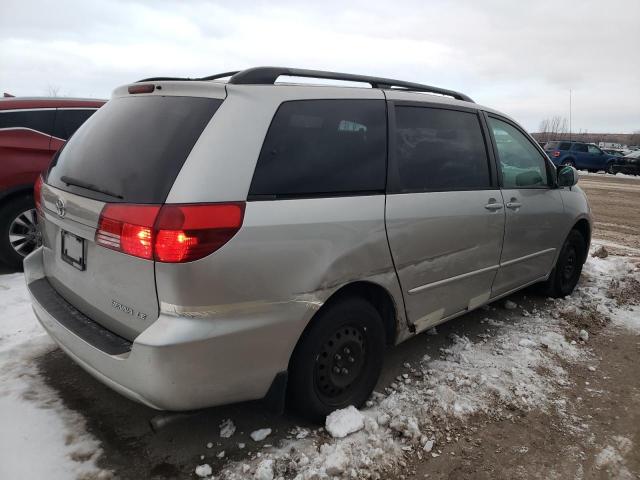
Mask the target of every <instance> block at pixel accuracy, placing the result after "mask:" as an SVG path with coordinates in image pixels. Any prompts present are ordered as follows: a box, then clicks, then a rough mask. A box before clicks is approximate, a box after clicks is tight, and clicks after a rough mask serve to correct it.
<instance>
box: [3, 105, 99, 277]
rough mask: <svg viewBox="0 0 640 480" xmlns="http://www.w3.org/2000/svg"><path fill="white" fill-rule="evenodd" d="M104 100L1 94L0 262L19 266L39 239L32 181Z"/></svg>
mask: <svg viewBox="0 0 640 480" xmlns="http://www.w3.org/2000/svg"><path fill="white" fill-rule="evenodd" d="M104 103H105V101H103V100H91V99H71V98H16V97H10V98H0V261H1V262H3V263H5V264H7V265H8V266H10V267H13V268H20V267H21V265H22V259H23V258H24V257H25V256H26V255H28V254H29V253H30V252H31V251H32V250H33V249H34V248H35V247H36V245H37V243H38V232H37V229H36V215H35V210H34V203H33V184H34V182H35V180H36V178H37V177H38V174H39V173H40V172H41V171H43V170H44V169H46V168H47V166H48V165H49V162H50V161H51V158H52V157H53V155H54V154H55V153H56V152H57V151H58V149H60V147H61V146H62V145H63V144H64V142H65V141H66V140H67V139H68V138H69V137H70V136H71V135H72V134H73V132H75V131H76V130H77V129H78V127H80V125H82V123H83V122H84V121H85V120H86V119H87V118H89V117H90V116H91V115H92V114H93V113H94V112H95V111H96V110H97V109H98V108H100V107H101V106H102V105H103V104H104Z"/></svg>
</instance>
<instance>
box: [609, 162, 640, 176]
mask: <svg viewBox="0 0 640 480" xmlns="http://www.w3.org/2000/svg"><path fill="white" fill-rule="evenodd" d="M611 170H613V172H614V173H625V174H628V175H640V163H616V164H614V165H612V167H611Z"/></svg>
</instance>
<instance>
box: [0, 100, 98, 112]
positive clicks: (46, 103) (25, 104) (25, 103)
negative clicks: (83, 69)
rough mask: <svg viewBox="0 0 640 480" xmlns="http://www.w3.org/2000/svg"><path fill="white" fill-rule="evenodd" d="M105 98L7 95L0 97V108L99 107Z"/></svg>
mask: <svg viewBox="0 0 640 480" xmlns="http://www.w3.org/2000/svg"><path fill="white" fill-rule="evenodd" d="M105 103H106V100H101V99H96V98H69V97H7V98H0V110H23V109H24V110H28V109H40V108H83V107H86V108H100V107H101V106H102V105H104V104H105Z"/></svg>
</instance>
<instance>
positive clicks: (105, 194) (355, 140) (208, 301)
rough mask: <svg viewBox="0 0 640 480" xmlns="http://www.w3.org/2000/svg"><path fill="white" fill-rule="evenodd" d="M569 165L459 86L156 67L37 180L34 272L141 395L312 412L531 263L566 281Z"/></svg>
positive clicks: (569, 277)
mask: <svg viewBox="0 0 640 480" xmlns="http://www.w3.org/2000/svg"><path fill="white" fill-rule="evenodd" d="M285 77H289V78H291V77H294V79H295V78H296V77H311V78H320V79H331V80H336V81H340V80H346V81H349V82H360V83H361V84H362V85H363V87H362V88H358V87H345V86H337V85H326V84H325V85H311V84H307V83H304V82H303V83H298V84H295V83H282V82H280V81H279V80H282V79H283V78H285ZM225 78H226V79H227V80H226V81H225V80H224V79H225ZM306 81H307V80H305V82H306ZM352 84H353V83H350V85H352ZM365 86H366V88H364V87H365ZM576 182H577V173H576V171H575V170H574V169H573V168H572V167H562V168H561V169H560V170H559V171H558V172H557V171H556V169H555V167H554V166H553V164H552V163H551V162H550V161H549V159H548V158H547V157H546V155H545V153H544V151H543V150H541V149H540V147H539V146H538V144H537V143H536V142H535V141H534V140H533V139H532V138H531V137H530V136H529V135H528V134H527V133H526V132H525V131H524V130H523V129H522V128H521V127H520V126H519V125H518V124H517V123H516V122H514V121H513V120H512V119H510V118H509V117H507V116H505V115H503V114H500V113H499V112H496V111H494V110H492V109H489V108H485V107H481V106H479V105H477V104H475V103H474V102H473V101H472V100H471V99H470V98H469V97H467V96H466V95H464V94H462V93H458V92H454V91H450V90H444V89H440V88H435V87H429V86H426V85H421V84H415V83H408V82H402V81H396V80H391V79H384V78H376V77H365V76H358V75H350V74H340V73H333V72H320V71H311V70H299V69H287V68H275V67H261V68H253V69H249V70H244V71H240V72H232V73H225V74H220V75H214V76H212V77H206V78H201V79H181V78H151V79H146V80H142V81H140V82H137V83H134V84H131V85H128V86H123V87H120V88H117V89H116V90H115V91H114V93H113V96H112V98H111V100H109V102H108V103H107V104H106V105H105V106H103V107H102V108H100V109H99V110H98V111H97V113H95V114H94V115H93V116H92V117H91V118H90V119H89V121H87V122H86V123H85V124H84V125H83V126H82V127H81V128H80V129H79V130H78V131H77V132H76V134H75V135H74V136H73V137H72V138H71V139H70V140H69V142H68V143H67V144H66V145H65V147H64V148H63V149H62V151H61V152H60V153H59V154H58V156H57V157H56V158H55V159H54V160H53V162H52V165H51V166H50V168H49V170H48V172H47V173H46V175H44V176H43V178H42V179H41V181H40V182H39V183H38V184H37V186H36V200H37V208H38V211H39V215H40V217H39V218H40V224H41V229H42V236H43V245H42V247H41V248H38V249H37V250H36V251H35V252H34V253H32V254H31V255H30V256H29V257H27V258H26V260H25V264H24V266H25V276H26V281H27V284H28V288H29V292H30V294H31V298H32V301H33V308H34V310H35V313H36V315H37V317H38V319H39V320H40V322H41V323H42V325H43V326H44V328H45V329H46V330H47V332H48V333H49V334H50V335H51V337H52V338H53V339H54V340H55V341H56V342H57V343H58V344H59V345H60V347H61V348H62V349H63V350H64V351H65V352H66V353H67V354H68V355H69V356H70V357H71V358H72V359H74V360H75V361H76V362H77V363H78V364H80V365H81V366H82V367H83V368H84V369H86V370H87V371H88V372H89V373H91V374H92V375H94V376H95V377H97V378H98V379H99V380H101V381H102V382H104V383H106V384H107V385H109V386H111V387H112V388H113V389H115V390H117V391H118V392H120V393H122V394H123V395H125V396H127V397H129V398H132V399H134V400H137V401H139V402H142V403H144V404H146V405H148V406H151V407H153V408H157V409H166V410H187V409H196V408H201V407H207V406H214V405H220V404H226V403H231V402H238V401H243V400H251V399H260V398H266V399H267V400H268V401H269V402H271V403H272V404H274V405H275V406H279V407H282V406H284V402H285V401H286V402H288V405H290V406H291V407H293V408H296V409H299V410H300V411H302V412H303V413H304V414H306V415H308V416H309V417H312V418H316V419H317V418H321V417H322V416H323V415H326V414H327V413H329V412H331V411H332V410H334V409H336V408H342V407H345V406H347V405H356V406H359V405H361V404H362V403H363V402H364V401H365V400H366V399H367V398H368V396H369V395H370V394H371V391H372V390H373V388H374V386H375V384H376V381H377V379H378V376H379V373H380V370H381V367H382V363H383V357H384V352H385V348H386V347H387V346H388V345H393V344H397V343H399V342H402V341H403V340H406V339H407V338H409V337H411V336H412V335H416V334H418V333H420V332H422V331H424V330H426V329H428V328H430V327H433V326H435V325H438V324H440V323H442V322H445V321H447V320H449V319H451V318H454V317H457V316H459V315H462V314H464V313H465V312H468V311H470V310H473V309H475V308H478V307H480V306H482V305H484V304H486V303H489V302H492V301H495V300H496V299H498V298H501V297H504V296H506V295H509V294H510V293H512V292H514V291H516V290H519V289H521V288H523V287H526V286H528V285H531V284H534V283H542V286H543V288H544V289H545V290H546V293H547V295H550V296H556V297H560V296H565V295H568V294H570V293H571V292H572V291H573V289H574V287H575V285H576V283H577V282H578V279H579V276H580V272H581V269H582V264H583V263H584V261H585V259H586V256H587V251H588V247H589V243H590V237H591V217H590V210H589V206H588V204H587V200H586V198H585V195H584V193H583V192H582V191H581V190H580V189H579V188H578V187H577V186H576Z"/></svg>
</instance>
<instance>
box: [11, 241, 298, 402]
mask: <svg viewBox="0 0 640 480" xmlns="http://www.w3.org/2000/svg"><path fill="white" fill-rule="evenodd" d="M24 270H25V277H26V281H27V286H28V290H29V294H30V296H31V301H32V304H33V310H34V312H35V314H36V317H37V318H38V320H39V322H40V323H41V324H42V326H43V327H44V329H45V330H46V331H47V333H48V334H49V335H50V336H51V337H52V338H53V339H54V340H55V341H56V343H58V345H60V347H61V348H62V349H63V350H64V351H65V352H66V353H67V354H68V355H69V356H70V357H71V358H72V359H73V360H74V361H75V362H77V363H78V364H79V365H80V366H81V367H83V368H84V369H85V370H86V371H87V372H89V373H90V374H91V375H93V376H94V377H96V378H97V379H98V380H100V381H101V382H103V383H105V384H106V385H108V386H109V387H111V388H112V389H114V390H116V391H117V392H119V393H120V394H122V395H124V396H126V397H128V398H130V399H132V400H135V401H137V402H140V403H143V404H145V405H148V406H149V407H152V408H155V409H158V410H174V411H180V410H193V409H197V408H204V407H210V406H216V405H222V404H227V403H233V402H239V401H245V400H255V399H260V398H263V397H264V396H265V395H266V394H267V392H268V390H269V387H270V386H271V384H272V382H273V380H274V378H275V377H276V375H277V374H278V373H279V372H282V371H285V370H286V369H287V366H288V359H289V356H290V354H291V352H292V350H293V348H294V346H295V341H293V343H292V342H291V340H287V341H286V342H281V343H280V344H279V345H278V342H277V341H276V342H273V343H272V342H270V341H269V340H270V339H275V338H279V339H293V338H294V336H295V334H294V332H293V331H295V330H297V329H298V328H300V329H302V328H304V322H305V320H304V318H305V317H307V316H308V315H307V312H304V311H296V312H292V311H289V310H287V309H285V311H287V312H288V317H285V318H280V319H279V320H278V321H269V319H265V318H264V317H261V318H247V317H245V318H237V317H234V318H221V319H215V320H212V319H198V318H186V317H179V316H172V315H168V314H161V315H160V316H159V318H158V320H156V321H155V322H154V323H153V324H152V325H151V326H150V327H149V328H147V329H146V330H145V331H144V332H142V333H141V334H140V335H139V336H138V337H137V338H136V339H135V340H134V341H133V342H128V341H127V340H126V339H123V338H121V337H118V336H117V335H114V334H113V333H111V332H109V331H108V330H106V329H104V328H103V327H101V326H100V325H99V324H97V323H95V322H93V321H92V320H91V319H89V318H87V317H86V316H84V315H83V314H82V313H80V312H78V311H77V310H76V309H75V307H73V306H72V305H70V304H68V303H67V302H66V300H64V299H63V298H62V297H61V296H60V295H58V294H57V293H56V292H55V290H54V289H53V287H51V286H50V285H49V284H48V282H47V281H46V277H45V275H44V271H43V268H42V249H41V248H40V249H37V250H36V251H35V252H33V253H32V254H31V255H29V256H28V257H27V258H26V259H25V262H24ZM281 313H282V312H281ZM274 318H275V316H274ZM292 327H294V328H292ZM296 338H297V337H296ZM274 344H275V345H274ZM274 347H275V348H274Z"/></svg>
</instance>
